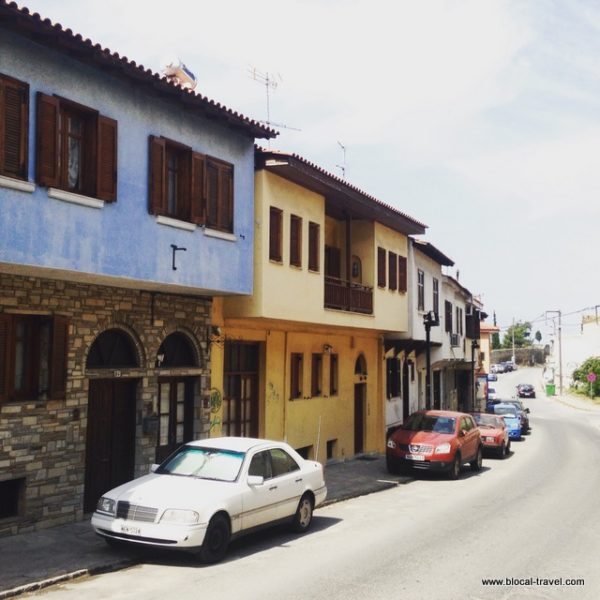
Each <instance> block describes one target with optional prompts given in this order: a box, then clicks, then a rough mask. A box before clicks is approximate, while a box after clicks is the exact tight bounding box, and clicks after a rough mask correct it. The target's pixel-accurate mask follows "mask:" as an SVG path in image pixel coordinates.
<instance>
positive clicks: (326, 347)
mask: <svg viewBox="0 0 600 600" xmlns="http://www.w3.org/2000/svg"><path fill="white" fill-rule="evenodd" d="M332 350H333V346H331V345H330V344H324V345H323V352H324V353H325V354H331V351H332Z"/></svg>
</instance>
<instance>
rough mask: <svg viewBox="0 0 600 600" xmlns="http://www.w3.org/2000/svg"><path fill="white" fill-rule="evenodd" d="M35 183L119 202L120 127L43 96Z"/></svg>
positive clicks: (81, 108) (71, 104)
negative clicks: (118, 136)
mask: <svg viewBox="0 0 600 600" xmlns="http://www.w3.org/2000/svg"><path fill="white" fill-rule="evenodd" d="M36 180H37V182H38V183H39V184H40V185H45V186H48V187H54V188H59V189H62V190H66V191H68V192H73V193H77V194H83V195H86V196H94V197H96V198H99V199H101V200H105V201H106V202H114V201H115V200H116V199H117V122H116V121H115V120H114V119H109V118H108V117H105V116H102V115H100V114H99V113H98V111H96V110H93V109H91V108H88V107H86V106H82V105H80V104H76V103H75V102H70V101H69V100H65V99H63V98H58V97H56V96H46V95H45V94H42V93H41V92H38V95H37V144H36Z"/></svg>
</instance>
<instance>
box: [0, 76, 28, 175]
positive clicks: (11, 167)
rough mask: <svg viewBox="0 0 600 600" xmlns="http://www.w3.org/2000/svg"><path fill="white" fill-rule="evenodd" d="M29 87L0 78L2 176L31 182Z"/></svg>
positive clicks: (0, 154)
mask: <svg viewBox="0 0 600 600" xmlns="http://www.w3.org/2000/svg"><path fill="white" fill-rule="evenodd" d="M28 125H29V86H28V85H27V84H26V83H22V82H20V81H17V80H13V79H8V78H5V77H0V174H2V175H7V176H8V177H17V178H19V179H27V166H28V151H27V148H28V139H29V135H28V132H29V127H28Z"/></svg>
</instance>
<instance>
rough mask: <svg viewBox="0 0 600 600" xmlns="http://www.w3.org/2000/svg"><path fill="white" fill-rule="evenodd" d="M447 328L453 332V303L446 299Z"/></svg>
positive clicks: (449, 331)
mask: <svg viewBox="0 0 600 600" xmlns="http://www.w3.org/2000/svg"><path fill="white" fill-rule="evenodd" d="M444 316H445V319H444V320H445V330H446V331H447V332H448V333H452V303H451V302H448V300H444Z"/></svg>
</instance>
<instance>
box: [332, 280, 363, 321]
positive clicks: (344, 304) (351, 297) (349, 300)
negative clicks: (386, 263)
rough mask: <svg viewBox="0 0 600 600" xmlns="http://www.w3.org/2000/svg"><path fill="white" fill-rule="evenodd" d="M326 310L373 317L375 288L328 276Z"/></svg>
mask: <svg viewBox="0 0 600 600" xmlns="http://www.w3.org/2000/svg"><path fill="white" fill-rule="evenodd" d="M325 308H335V309H337V310H346V311H348V312H355V313H361V314H365V315H372V314H373V288H371V287H367V286H365V285H361V284H358V283H352V282H351V281H344V280H343V279H338V278H337V277H331V276H326V277H325Z"/></svg>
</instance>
